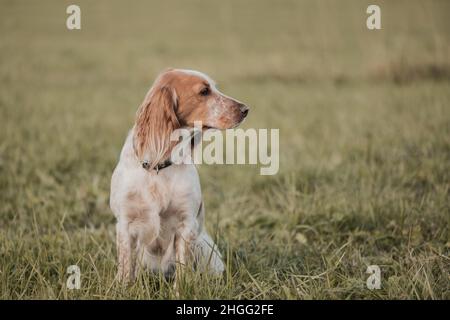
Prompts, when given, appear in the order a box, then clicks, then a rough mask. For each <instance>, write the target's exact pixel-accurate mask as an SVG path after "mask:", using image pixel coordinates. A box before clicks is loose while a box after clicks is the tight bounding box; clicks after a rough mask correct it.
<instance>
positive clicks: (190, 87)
mask: <svg viewBox="0 0 450 320" xmlns="http://www.w3.org/2000/svg"><path fill="white" fill-rule="evenodd" d="M248 110H249V109H248V107H247V106H245V105H244V104H243V103H241V102H239V101H237V100H235V99H233V98H230V97H228V96H226V95H224V94H223V93H221V92H220V91H219V90H217V88H216V87H215V83H214V81H213V80H211V78H209V77H208V76H207V75H205V74H203V73H201V72H198V71H192V70H182V69H170V70H167V71H165V72H163V73H162V74H160V75H159V76H158V78H157V79H156V80H155V83H154V84H153V86H152V87H151V88H150V90H149V92H148V93H147V95H146V97H145V99H144V102H143V103H142V105H141V106H140V108H139V110H138V112H137V117H136V124H135V132H134V137H133V138H134V148H135V152H136V155H137V156H138V158H139V159H140V160H141V161H142V160H143V159H144V157H146V156H147V157H149V155H151V159H150V167H151V168H153V167H154V166H156V165H157V164H158V163H159V162H160V161H161V160H163V159H165V158H167V157H168V156H169V153H170V151H171V149H172V147H173V146H174V145H175V144H176V142H173V141H170V135H171V133H172V132H173V131H174V130H176V129H178V128H182V127H193V126H194V122H201V124H202V126H203V128H204V129H208V128H215V129H229V128H234V127H236V126H238V125H239V124H240V123H241V122H242V121H243V120H244V119H245V117H246V116H247V114H248Z"/></svg>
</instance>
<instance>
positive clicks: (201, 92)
mask: <svg viewBox="0 0 450 320" xmlns="http://www.w3.org/2000/svg"><path fill="white" fill-rule="evenodd" d="M210 92H211V90H210V89H209V88H208V87H205V88H203V89H202V91H200V95H201V96H207V95H209V93H210Z"/></svg>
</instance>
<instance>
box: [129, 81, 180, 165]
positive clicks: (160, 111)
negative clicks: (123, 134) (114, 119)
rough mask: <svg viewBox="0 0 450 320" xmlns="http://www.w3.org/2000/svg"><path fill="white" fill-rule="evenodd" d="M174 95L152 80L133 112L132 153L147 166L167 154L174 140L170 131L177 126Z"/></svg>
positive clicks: (168, 89)
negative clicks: (136, 109)
mask: <svg viewBox="0 0 450 320" xmlns="http://www.w3.org/2000/svg"><path fill="white" fill-rule="evenodd" d="M176 108H177V95H176V92H175V90H174V89H173V88H170V87H169V86H168V85H161V84H159V83H158V81H157V83H155V85H153V87H152V88H151V89H150V91H149V92H148V94H147V96H146V97H145V99H144V102H143V103H142V104H141V106H140V107H139V109H138V111H137V114H136V123H135V128H134V137H133V144H134V150H135V153H136V156H137V157H138V159H139V160H140V161H141V163H142V162H144V161H145V162H148V167H147V168H148V169H153V168H154V167H155V166H156V165H157V164H158V163H160V162H162V161H165V160H167V159H168V158H169V157H170V151H171V149H172V148H173V146H174V145H175V144H176V142H172V141H170V135H171V133H172V132H173V131H174V130H175V129H177V128H179V127H180V124H179V122H178V118H177V115H176V111H175V110H176Z"/></svg>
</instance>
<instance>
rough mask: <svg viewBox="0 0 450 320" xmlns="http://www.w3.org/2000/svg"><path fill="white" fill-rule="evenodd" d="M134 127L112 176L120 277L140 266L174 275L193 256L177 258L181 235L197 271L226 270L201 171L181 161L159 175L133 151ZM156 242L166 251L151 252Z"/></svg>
mask: <svg viewBox="0 0 450 320" xmlns="http://www.w3.org/2000/svg"><path fill="white" fill-rule="evenodd" d="M133 130H134V129H133ZM133 130H131V131H130V133H129V134H128V137H127V139H126V141H125V144H124V146H123V149H122V152H121V155H120V160H119V163H118V164H117V167H116V168H115V170H114V173H113V176H112V179H111V197H110V206H111V209H112V211H113V213H114V215H115V216H116V218H117V236H118V238H117V243H118V256H119V257H118V258H119V276H120V277H121V278H122V279H125V280H128V279H132V278H134V276H135V274H136V273H137V272H138V270H139V267H140V266H143V267H147V268H148V269H150V270H153V271H156V272H159V271H161V272H163V273H165V274H170V273H171V271H173V270H174V267H175V264H176V263H180V264H189V262H190V261H187V260H186V259H187V258H185V257H187V256H189V255H187V254H185V255H183V252H181V253H179V254H180V256H179V257H177V252H176V251H177V250H176V249H177V243H176V241H177V240H176V239H182V241H186V244H188V247H189V249H188V250H191V251H192V252H191V253H192V256H193V257H194V258H195V259H194V260H193V261H192V262H196V266H197V268H198V269H200V270H205V271H206V270H207V271H209V272H211V273H213V274H220V273H222V272H223V271H224V265H223V263H222V260H221V255H220V253H219V252H218V250H217V246H215V245H214V242H213V241H212V240H211V237H210V236H209V235H208V234H207V233H206V230H205V229H204V227H203V216H204V212H203V206H202V194H201V188H200V181H199V176H198V173H197V169H196V168H195V166H194V165H191V164H181V165H171V166H170V167H167V168H164V169H163V170H160V171H159V173H158V174H157V172H156V171H155V170H149V171H147V170H145V169H144V168H142V165H141V163H140V162H139V161H138V159H137V157H136V155H135V153H134V150H133V141H132V140H133ZM200 207H201V210H200V211H199V209H200ZM136 216H138V217H140V218H135V217H136ZM157 243H159V244H161V250H160V251H158V250H157V252H155V250H153V251H152V250H151V248H152V247H153V246H154V245H155V244H157ZM133 251H135V252H136V253H137V258H134V257H133ZM136 259H137V260H136ZM178 260H182V261H178Z"/></svg>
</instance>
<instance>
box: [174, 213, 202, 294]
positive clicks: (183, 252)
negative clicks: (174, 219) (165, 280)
mask: <svg viewBox="0 0 450 320" xmlns="http://www.w3.org/2000/svg"><path fill="white" fill-rule="evenodd" d="M197 230H198V223H197V221H196V220H195V218H192V216H190V217H189V218H186V219H184V220H183V221H182V222H181V223H180V226H179V227H178V230H177V233H176V235H175V260H176V270H175V282H174V289H175V294H176V296H177V298H178V297H179V290H178V282H179V281H181V278H182V276H183V270H184V268H185V267H186V266H187V265H188V262H189V257H191V256H192V252H191V249H190V248H191V244H192V243H193V242H194V241H195V240H196V239H197Z"/></svg>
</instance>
